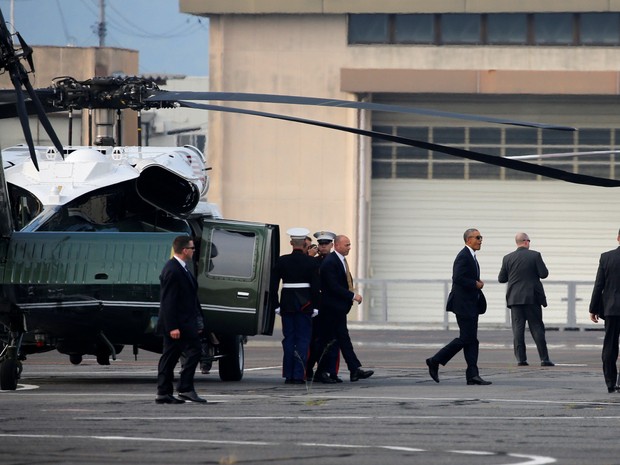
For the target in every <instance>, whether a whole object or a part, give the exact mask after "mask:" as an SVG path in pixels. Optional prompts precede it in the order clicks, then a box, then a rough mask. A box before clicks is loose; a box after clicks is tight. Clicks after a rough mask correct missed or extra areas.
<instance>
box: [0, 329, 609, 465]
mask: <svg viewBox="0 0 620 465" xmlns="http://www.w3.org/2000/svg"><path fill="white" fill-rule="evenodd" d="M353 328H354V329H352V331H351V334H352V338H353V340H354V343H355V348H356V351H357V353H358V356H359V358H360V360H361V361H362V363H363V364H364V368H365V369H373V370H375V374H374V376H372V377H371V378H369V379H367V380H360V381H358V382H355V383H351V382H350V381H349V379H348V372H347V370H346V366H345V365H344V363H342V367H341V368H342V370H341V373H340V375H341V377H342V378H343V379H344V382H343V383H340V384H316V383H307V384H306V385H285V384H284V380H283V379H282V378H281V370H280V363H281V346H280V336H279V335H278V334H276V335H274V336H273V337H257V338H251V339H250V341H249V343H248V344H247V346H246V348H245V374H244V378H243V380H242V381H240V382H236V383H232V382H222V381H220V380H219V377H218V375H217V364H215V365H214V368H213V371H212V373H210V374H208V375H203V374H197V375H196V379H197V390H198V393H199V394H200V395H202V396H204V397H206V398H207V399H208V403H207V404H206V405H205V404H196V403H185V404H182V405H156V404H155V402H154V399H155V387H156V374H157V370H156V365H157V360H158V355H156V354H151V353H148V352H141V353H140V354H139V355H138V360H137V361H136V360H134V357H133V354H132V351H131V348H129V349H127V348H126V349H125V351H123V352H121V353H120V354H119V357H118V359H117V360H116V361H113V362H112V364H111V365H109V366H100V365H98V364H97V362H96V360H95V358H94V357H85V359H84V361H83V363H82V364H81V365H77V366H74V365H71V364H70V363H69V360H68V357H67V356H64V355H61V354H58V353H56V352H50V353H46V354H39V355H33V356H30V357H29V358H28V360H27V361H26V362H25V363H24V371H23V374H22V379H21V380H20V383H19V388H18V390H17V391H13V392H6V391H4V392H3V391H0V421H1V422H2V426H1V428H0V452H1V454H0V463H1V464H24V463H45V464H51V463H62V464H111V463H119V462H122V463H132V464H145V465H147V464H148V465H156V464H170V463H183V464H244V463H248V464H260V463H270V464H291V465H292V464H295V465H303V464H304V463H308V464H313V465H314V464H318V463H321V464H347V465H348V464H351V465H353V464H355V465H371V464H372V465H376V464H381V463H389V464H440V465H443V464H460V465H469V464H482V465H491V464H492V465H500V464H501V465H504V464H505V465H508V464H520V465H526V464H527V465H539V464H548V463H558V464H569V465H570V464H588V465H592V464H617V463H620V458H618V445H617V437H616V428H615V427H616V426H617V425H618V423H619V422H620V393H617V394H608V393H607V389H606V387H605V383H604V381H603V375H602V369H601V362H600V351H601V345H602V336H603V333H602V332H600V331H548V333H547V340H548V345H549V353H550V356H551V358H552V360H553V361H554V362H555V363H556V366H555V367H541V366H540V361H539V360H538V357H537V354H536V349H535V346H534V344H533V342H532V339H531V337H529V335H528V337H527V339H526V341H527V342H528V356H529V357H528V358H529V362H530V365H529V366H527V367H517V366H516V363H515V360H514V356H513V353H512V343H511V340H512V336H511V333H510V331H508V330H497V329H494V330H482V331H480V333H479V339H480V344H481V345H480V358H479V366H480V373H481V376H482V377H483V378H485V379H487V380H489V381H492V382H493V384H492V385H490V386H467V385H466V383H465V363H464V360H463V357H462V355H461V354H458V355H457V356H456V357H455V358H454V359H453V361H452V362H451V363H450V364H448V365H447V366H446V367H441V368H440V372H439V376H440V383H438V384H437V383H435V382H434V381H432V380H431V379H430V377H429V375H428V369H427V367H426V364H425V359H426V358H427V357H429V356H431V355H432V354H433V353H434V352H435V351H436V350H437V349H438V348H440V347H441V346H443V345H444V344H445V343H447V342H448V341H449V340H451V339H452V338H454V337H455V336H456V335H457V331H455V330H451V331H441V330H430V329H428V330H426V329H419V328H417V329H415V328H414V329H406V328H402V327H398V326H394V327H390V328H387V327H376V326H375V327H369V326H364V325H356V326H354V327H353Z"/></svg>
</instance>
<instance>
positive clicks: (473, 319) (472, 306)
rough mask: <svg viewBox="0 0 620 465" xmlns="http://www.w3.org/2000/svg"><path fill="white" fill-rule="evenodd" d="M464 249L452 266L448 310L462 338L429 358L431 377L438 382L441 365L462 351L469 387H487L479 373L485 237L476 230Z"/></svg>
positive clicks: (468, 233) (465, 236) (465, 237)
mask: <svg viewBox="0 0 620 465" xmlns="http://www.w3.org/2000/svg"><path fill="white" fill-rule="evenodd" d="M463 240H464V241H465V247H464V248H463V249H462V250H461V251H460V252H459V253H458V255H457V256H456V259H455V260H454V266H453V267H452V290H451V291H450V295H449V296H448V304H447V306H446V310H447V311H450V312H454V313H455V314H456V322H457V323H458V325H459V337H457V338H455V339H453V340H452V341H451V342H450V343H448V345H446V346H445V347H443V348H442V349H441V350H440V351H439V352H437V353H436V354H435V355H433V356H432V357H431V358H427V359H426V365H427V366H428V371H429V374H430V375H431V378H433V380H434V381H435V382H436V383H438V382H439V364H441V365H444V366H445V364H446V363H448V362H449V361H450V360H451V359H452V357H454V356H455V355H456V354H457V353H458V352H459V351H460V350H461V349H462V350H463V355H464V356H465V361H466V362H467V371H466V373H465V377H466V379H467V384H469V385H473V384H479V385H487V384H491V382H490V381H485V380H483V379H482V378H481V377H480V374H479V372H478V346H479V344H478V315H480V314H482V313H484V312H486V308H487V304H486V300H485V298H484V294H483V293H482V288H483V287H484V283H483V282H482V281H481V280H480V267H479V265H478V260H477V259H476V251H478V250H480V247H481V246H482V236H481V235H480V231H478V230H477V229H468V230H466V231H465V233H464V234H463Z"/></svg>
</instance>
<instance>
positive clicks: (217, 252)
mask: <svg viewBox="0 0 620 465" xmlns="http://www.w3.org/2000/svg"><path fill="white" fill-rule="evenodd" d="M255 250H256V235H255V234H254V233H245V232H239V231H227V230H223V229H215V230H213V231H212V233H211V241H210V246H209V252H208V254H209V266H208V268H207V270H208V271H207V272H208V274H209V276H222V277H233V278H246V279H250V278H252V277H253V274H254V259H255V255H256V253H255Z"/></svg>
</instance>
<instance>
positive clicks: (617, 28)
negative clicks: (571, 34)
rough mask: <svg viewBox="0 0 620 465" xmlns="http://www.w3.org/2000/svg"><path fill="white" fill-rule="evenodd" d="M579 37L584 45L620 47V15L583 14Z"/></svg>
mask: <svg viewBox="0 0 620 465" xmlns="http://www.w3.org/2000/svg"><path fill="white" fill-rule="evenodd" d="M579 36H580V37H579V43H581V44H583V45H618V43H619V42H620V13H582V14H581V22H580V29H579Z"/></svg>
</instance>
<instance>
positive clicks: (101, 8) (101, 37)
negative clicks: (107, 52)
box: [97, 0, 106, 47]
mask: <svg viewBox="0 0 620 465" xmlns="http://www.w3.org/2000/svg"><path fill="white" fill-rule="evenodd" d="M97 32H98V34H99V47H105V35H106V25H105V0H99V25H98V27H97Z"/></svg>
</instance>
